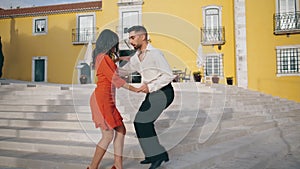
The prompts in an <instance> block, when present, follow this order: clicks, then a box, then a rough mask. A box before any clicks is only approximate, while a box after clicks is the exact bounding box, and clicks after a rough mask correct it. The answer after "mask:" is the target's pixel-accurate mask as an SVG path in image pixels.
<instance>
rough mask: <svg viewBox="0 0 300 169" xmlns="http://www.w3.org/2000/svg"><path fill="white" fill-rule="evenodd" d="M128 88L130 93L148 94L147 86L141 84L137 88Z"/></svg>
mask: <svg viewBox="0 0 300 169" xmlns="http://www.w3.org/2000/svg"><path fill="white" fill-rule="evenodd" d="M130 88H131V91H133V92H136V93H140V92H143V93H149V88H148V85H147V84H143V85H142V86H140V87H139V88H136V87H133V86H131V87H130Z"/></svg>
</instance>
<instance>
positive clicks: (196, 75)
mask: <svg viewBox="0 0 300 169" xmlns="http://www.w3.org/2000/svg"><path fill="white" fill-rule="evenodd" d="M193 77H194V81H195V82H201V72H200V71H196V72H193Z"/></svg>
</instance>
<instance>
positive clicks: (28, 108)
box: [0, 105, 90, 113]
mask: <svg viewBox="0 0 300 169" xmlns="http://www.w3.org/2000/svg"><path fill="white" fill-rule="evenodd" d="M0 111H24V112H34V111H36V112H64V113H72V112H74V113H75V112H90V106H89V105H85V106H77V105H76V106H74V105H1V107H0Z"/></svg>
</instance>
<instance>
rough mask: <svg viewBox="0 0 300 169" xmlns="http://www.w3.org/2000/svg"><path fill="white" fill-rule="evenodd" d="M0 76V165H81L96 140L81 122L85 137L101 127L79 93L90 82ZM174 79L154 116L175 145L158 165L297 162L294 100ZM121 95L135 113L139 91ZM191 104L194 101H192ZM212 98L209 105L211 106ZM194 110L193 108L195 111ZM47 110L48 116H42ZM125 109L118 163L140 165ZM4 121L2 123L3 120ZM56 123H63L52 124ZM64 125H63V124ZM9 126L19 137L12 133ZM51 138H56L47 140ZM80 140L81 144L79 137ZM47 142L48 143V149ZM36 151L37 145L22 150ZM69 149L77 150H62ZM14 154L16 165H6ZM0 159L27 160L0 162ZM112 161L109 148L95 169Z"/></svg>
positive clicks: (222, 168)
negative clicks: (166, 101) (171, 96)
mask: <svg viewBox="0 0 300 169" xmlns="http://www.w3.org/2000/svg"><path fill="white" fill-rule="evenodd" d="M0 83H1V85H3V87H1V85H0V92H2V93H3V95H0V115H1V117H0V120H1V123H2V125H1V126H0V134H1V135H0V169H28V168H32V169H48V168H49V169H52V168H53V169H54V168H55V169H69V168H70V169H71V168H72V169H77V168H78V169H80V168H84V167H85V166H86V164H88V163H89V161H90V159H91V155H90V154H92V153H90V152H92V151H93V150H94V144H91V143H89V142H90V141H91V140H89V139H90V138H89V139H85V138H83V136H82V135H81V130H82V127H84V128H85V129H86V130H87V131H86V132H88V134H90V136H92V137H94V136H95V138H94V139H96V140H97V139H98V136H99V135H98V132H99V131H96V130H95V129H94V127H93V125H92V123H91V121H90V114H89V113H88V112H86V111H87V108H88V105H87V104H88V102H86V100H88V95H86V94H85V93H86V92H87V91H88V92H90V91H91V89H92V88H91V87H93V86H92V85H91V86H70V85H60V84H49V83H32V82H23V81H15V80H3V79H2V80H0ZM10 84H12V85H10ZM13 84H21V85H22V84H25V87H22V86H21V87H20V86H18V87H20V89H19V90H24V91H14V90H13V87H14V86H13ZM173 85H174V87H175V89H176V95H177V97H176V98H175V100H174V104H173V105H172V106H171V107H170V108H169V109H168V110H166V112H165V113H164V114H163V115H162V116H161V118H160V119H159V120H158V121H157V123H156V127H158V128H159V130H158V132H160V133H159V134H161V138H162V139H161V141H162V143H163V144H164V145H166V146H167V147H173V146H174V147H173V148H170V151H169V152H170V158H171V159H170V162H168V163H166V164H164V165H163V166H162V167H161V169H299V168H300V165H299V163H300V148H299V147H300V142H299V140H300V123H299V122H300V118H299V117H300V104H299V103H294V102H291V101H288V100H285V99H280V98H275V97H272V96H268V95H264V94H261V93H258V92H253V91H248V90H245V89H240V88H238V87H235V86H224V85H212V86H206V85H204V84H196V83H175V84H173ZM38 86H41V87H40V88H39V87H38ZM45 86H52V87H53V86H54V88H52V87H49V88H48V89H47V90H49V91H46V90H45V91H43V88H44V87H45ZM57 86H58V87H57ZM73 87H74V89H73V91H72V93H73V95H72V97H74V96H75V97H77V96H78V98H77V99H75V101H74V100H73V101H74V102H73V101H72V98H70V96H69V94H70V91H69V89H71V88H73ZM7 89H9V90H12V93H11V95H8V94H7V91H6V90H7ZM57 89H58V90H57ZM41 91H43V92H44V94H43V93H41ZM119 94H120V95H119V96H121V98H120V99H118V100H121V99H123V100H121V101H120V102H118V103H117V105H118V108H119V109H120V110H121V111H122V112H133V113H134V112H135V111H136V109H137V106H136V105H138V103H139V102H140V101H141V99H142V98H143V96H142V95H134V94H128V93H124V90H120V93H119ZM31 95H33V96H34V98H32V100H31V101H32V102H34V104H33V103H31V102H30V101H29V99H28V101H29V103H27V102H26V101H24V98H26V97H28V96H31ZM58 96H59V97H58ZM43 97H47V99H44V98H43ZM81 97H83V99H84V100H83V101H82V99H81ZM1 98H7V99H8V100H5V99H1ZM17 98H20V100H18V99H17ZM58 98H59V99H58ZM124 98H125V99H124ZM191 98H193V100H191ZM9 99H13V100H14V102H13V103H12V102H10V101H9ZM70 99H71V100H70ZM73 99H74V98H73ZM126 101H127V102H126ZM74 103H75V104H76V105H77V106H75V109H76V111H78V112H77V115H75V116H74V113H72V111H71V109H70V107H73V104H74ZM195 103H199V105H196V106H195ZM47 104H48V105H47ZM211 105H214V106H215V107H214V108H213V109H212V107H211ZM216 106H217V107H218V106H220V107H222V111H221V112H218V111H219V109H216ZM20 109H21V110H20ZM195 109H197V110H199V111H197V113H196V114H195V111H194V110H195ZM45 113H47V116H44V114H45ZM220 113H221V114H220ZM123 115H124V120H125V121H126V127H127V131H128V135H127V138H126V145H125V149H124V151H125V153H124V154H125V155H126V158H125V160H124V168H126V169H146V168H148V167H149V166H148V165H140V164H138V161H139V160H140V157H141V156H138V158H136V157H135V158H131V157H130V154H138V153H140V148H139V146H138V143H137V140H136V138H135V135H134V130H133V128H132V118H133V117H134V114H132V113H125V114H123ZM195 115H196V116H195ZM58 119H60V120H59V121H58ZM207 119H209V121H207ZM39 120H42V121H39ZM78 120H81V124H80V125H81V126H77V125H78V124H76V123H75V121H78ZM6 122H7V124H8V126H5V125H3V124H4V123H6ZM16 122H18V123H16ZM20 122H22V124H20ZM57 122H61V123H59V125H58V123H57ZM216 123H218V124H219V125H217V126H215V125H214V124H216ZM10 124H15V125H16V124H20V125H23V126H19V127H18V128H16V126H14V127H13V126H9V125H10ZM189 124H193V125H192V126H190V125H189ZM26 125H30V127H31V128H32V127H33V130H30V128H28V129H27V127H28V126H26ZM34 126H39V127H38V128H35V127H34ZM176 126H178V127H176ZM62 127H63V128H64V129H61V128H62ZM184 127H186V128H188V127H191V128H190V129H189V130H188V132H187V133H185V132H186V131H183V130H182V128H184ZM13 132H15V134H16V136H18V137H16V138H13V137H12V136H14V133H13ZM49 132H50V133H51V134H50V133H49ZM35 133H38V134H35ZM46 133H47V134H46ZM182 133H183V134H185V137H184V138H183V139H182V140H181V141H180V143H178V144H176V145H170V144H167V143H169V142H170V140H171V141H172V140H174V139H175V138H176V137H180V134H182ZM7 135H10V137H8V136H7ZM208 135H212V136H211V137H208ZM65 136H67V137H65ZM14 137H15V136H14ZM19 137H20V138H19ZM22 137H25V138H22ZM53 137H54V138H55V139H59V140H61V141H53ZM41 138H43V140H41ZM208 138H209V139H208ZM78 139H80V141H81V142H82V143H80V144H79V142H78V141H79V140H78ZM31 140H32V141H31ZM68 140H70V141H68ZM30 141H31V143H30ZM83 143H84V144H83ZM49 146H50V147H53V148H48V147H49ZM29 148H32V149H29ZM36 150H39V151H41V152H27V151H36ZM71 150H72V151H71ZM289 150H292V151H290V152H289ZM64 151H67V152H64ZM68 151H71V152H72V153H75V154H77V156H71V155H70V156H67V155H66V154H68ZM110 151H111V150H110ZM45 152H48V153H50V154H47V153H45ZM22 153H24V154H22ZM51 153H56V154H55V155H52V154H51ZM72 153H70V154H72ZM5 154H7V156H5ZM13 161H14V162H16V163H17V164H16V165H12V164H13ZM4 163H7V164H9V165H10V166H27V167H23V168H22V167H5V165H3V164H4ZM25 163H28V164H25ZM111 164H112V154H110V153H108V154H107V156H106V157H105V159H104V161H103V163H102V165H101V167H100V168H103V169H104V168H105V169H110V168H109V167H110V166H111ZM1 165H2V167H1Z"/></svg>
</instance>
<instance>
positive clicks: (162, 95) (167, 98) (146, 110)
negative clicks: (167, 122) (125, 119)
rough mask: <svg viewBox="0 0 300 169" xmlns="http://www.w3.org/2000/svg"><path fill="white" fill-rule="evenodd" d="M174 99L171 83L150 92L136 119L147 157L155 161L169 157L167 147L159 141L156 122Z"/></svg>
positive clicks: (138, 133) (135, 123)
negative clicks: (155, 126)
mask: <svg viewBox="0 0 300 169" xmlns="http://www.w3.org/2000/svg"><path fill="white" fill-rule="evenodd" d="M173 100H174V90H173V86H172V85H171V83H169V84H168V85H166V86H165V87H163V88H161V89H160V90H158V91H155V92H152V93H148V94H147V95H146V97H145V100H144V101H143V102H142V104H141V106H140V108H139V111H138V112H137V114H136V116H135V119H134V127H135V131H136V134H137V137H138V140H139V143H140V145H141V148H142V150H143V152H144V154H145V159H147V160H149V161H151V162H154V161H157V160H159V159H161V158H164V157H168V153H167V152H166V150H165V148H164V147H163V146H162V145H161V144H160V143H159V139H158V137H157V134H156V131H155V128H154V122H155V121H156V120H157V118H158V117H159V116H160V115H161V113H162V112H163V111H164V109H166V108H167V107H168V106H169V105H170V104H171V103H172V102H173Z"/></svg>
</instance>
